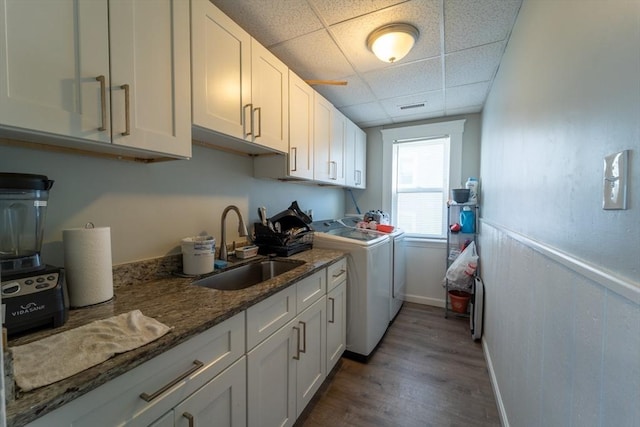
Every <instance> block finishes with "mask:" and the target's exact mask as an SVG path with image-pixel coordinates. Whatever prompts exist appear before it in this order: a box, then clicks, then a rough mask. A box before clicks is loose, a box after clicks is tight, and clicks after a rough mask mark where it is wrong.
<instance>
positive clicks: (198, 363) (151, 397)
mask: <svg viewBox="0 0 640 427" xmlns="http://www.w3.org/2000/svg"><path fill="white" fill-rule="evenodd" d="M203 366H204V363H202V362H201V361H199V360H194V361H193V366H192V367H191V368H190V369H189V370H188V371H186V372H185V373H184V374H182V375H180V376H179V377H178V378H176V379H174V380H173V381H171V382H169V383H168V384H166V385H165V386H164V387H162V388H160V389H158V390H156V391H155V392H153V393H151V394H147V393H142V394H141V395H140V398H141V399H142V400H144V401H145V402H151V401H152V400H154V399H156V398H157V397H158V396H160V395H161V394H162V393H164V392H165V391H167V390H169V389H170V388H171V387H173V386H174V385H176V384H178V383H179V382H180V381H182V380H183V379H185V378H187V377H188V376H189V375H191V374H193V373H194V372H195V371H197V370H198V369H200V368H202V367H203Z"/></svg>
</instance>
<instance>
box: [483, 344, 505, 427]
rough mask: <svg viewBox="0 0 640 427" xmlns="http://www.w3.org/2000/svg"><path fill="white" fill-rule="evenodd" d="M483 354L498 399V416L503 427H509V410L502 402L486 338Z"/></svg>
mask: <svg viewBox="0 0 640 427" xmlns="http://www.w3.org/2000/svg"><path fill="white" fill-rule="evenodd" d="M482 350H483V351H482V352H483V353H484V360H485V361H486V362H487V369H488V370H489V379H490V380H491V388H492V389H493V395H494V397H495V399H496V404H497V405H498V414H499V415H500V424H502V427H509V418H507V410H506V409H505V407H504V402H503V401H502V394H500V388H499V387H498V379H497V378H496V373H495V371H494V370H493V362H492V361H491V353H490V352H489V347H487V342H486V341H485V339H484V337H483V338H482Z"/></svg>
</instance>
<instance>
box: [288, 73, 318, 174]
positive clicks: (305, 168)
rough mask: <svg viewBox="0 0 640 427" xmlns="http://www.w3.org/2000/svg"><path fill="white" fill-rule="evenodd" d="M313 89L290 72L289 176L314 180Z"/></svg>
mask: <svg viewBox="0 0 640 427" xmlns="http://www.w3.org/2000/svg"><path fill="white" fill-rule="evenodd" d="M313 92H314V91H313V89H312V88H311V86H309V85H308V84H306V83H305V82H304V81H303V80H302V79H301V78H300V77H298V76H297V75H295V74H294V73H293V72H292V71H289V174H290V175H291V176H294V177H297V178H306V179H313Z"/></svg>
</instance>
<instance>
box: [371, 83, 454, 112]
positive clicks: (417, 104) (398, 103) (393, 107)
mask: <svg viewBox="0 0 640 427" xmlns="http://www.w3.org/2000/svg"><path fill="white" fill-rule="evenodd" d="M380 104H382V108H384V110H385V111H386V112H387V114H389V115H390V116H391V117H392V118H397V117H403V116H412V115H418V114H426V113H432V112H434V111H442V110H444V94H443V93H442V91H441V90H436V91H433V92H424V93H420V94H415V95H410V96H401V97H397V98H391V99H385V100H382V101H380Z"/></svg>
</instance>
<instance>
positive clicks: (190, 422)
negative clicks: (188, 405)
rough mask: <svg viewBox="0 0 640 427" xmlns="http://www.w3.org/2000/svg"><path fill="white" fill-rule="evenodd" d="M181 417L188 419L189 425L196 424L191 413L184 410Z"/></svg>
mask: <svg viewBox="0 0 640 427" xmlns="http://www.w3.org/2000/svg"><path fill="white" fill-rule="evenodd" d="M182 416H183V417H185V418H186V419H187V420H188V421H189V427H195V425H196V420H195V418H194V417H193V415H191V414H190V413H188V412H185V413H184V414H182Z"/></svg>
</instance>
